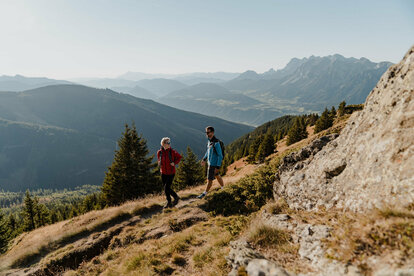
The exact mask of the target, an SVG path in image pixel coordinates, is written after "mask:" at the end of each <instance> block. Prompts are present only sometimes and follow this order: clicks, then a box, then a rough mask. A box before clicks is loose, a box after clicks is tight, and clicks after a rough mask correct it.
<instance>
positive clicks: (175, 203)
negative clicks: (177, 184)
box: [172, 197, 180, 206]
mask: <svg viewBox="0 0 414 276" xmlns="http://www.w3.org/2000/svg"><path fill="white" fill-rule="evenodd" d="M178 201H180V198H179V197H177V198H174V201H173V203H172V206H175V205H177V204H178Z"/></svg>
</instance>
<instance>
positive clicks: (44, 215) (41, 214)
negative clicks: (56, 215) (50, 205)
mask: <svg viewBox="0 0 414 276" xmlns="http://www.w3.org/2000/svg"><path fill="white" fill-rule="evenodd" d="M33 203H34V209H35V225H36V228H37V227H41V226H44V225H46V224H48V223H50V219H49V210H48V209H47V207H46V206H45V205H44V204H41V203H39V198H38V197H35V198H34V200H33Z"/></svg>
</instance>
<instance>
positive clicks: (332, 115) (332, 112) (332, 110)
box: [329, 106, 336, 120]
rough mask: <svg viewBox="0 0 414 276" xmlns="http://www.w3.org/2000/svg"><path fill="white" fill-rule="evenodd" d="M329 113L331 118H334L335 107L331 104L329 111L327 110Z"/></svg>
mask: <svg viewBox="0 0 414 276" xmlns="http://www.w3.org/2000/svg"><path fill="white" fill-rule="evenodd" d="M329 115H330V116H331V118H332V120H334V119H335V117H336V109H335V106H332V108H331V112H329Z"/></svg>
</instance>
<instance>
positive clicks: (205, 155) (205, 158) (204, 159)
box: [201, 150, 208, 162]
mask: <svg viewBox="0 0 414 276" xmlns="http://www.w3.org/2000/svg"><path fill="white" fill-rule="evenodd" d="M207 154H208V150H207V151H206V153H205V154H204V157H203V159H201V160H203V161H204V162H206V160H207Z"/></svg>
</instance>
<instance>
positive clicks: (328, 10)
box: [0, 0, 414, 79]
mask: <svg viewBox="0 0 414 276" xmlns="http://www.w3.org/2000/svg"><path fill="white" fill-rule="evenodd" d="M0 37H1V40H0V75H2V74H6V75H15V74H22V75H27V76H46V77H51V78H62V79H63V78H73V77H115V76H118V75H120V74H122V73H125V72H126V71H135V72H147V73H185V72H214V71H229V72H242V71H245V70H248V69H252V70H256V71H258V72H263V71H265V70H268V69H269V68H271V67H273V68H275V69H279V68H281V67H283V66H284V65H286V63H287V62H288V61H289V60H290V59H291V58H292V57H299V58H301V57H308V56H310V55H318V56H323V55H329V54H334V53H339V54H342V55H344V56H346V57H350V56H353V57H357V58H360V57H367V58H368V59H371V60H373V61H384V60H387V61H392V62H397V61H399V60H400V59H401V58H402V56H403V55H404V54H405V52H406V51H407V50H408V48H409V47H410V46H411V45H413V44H414V1H412V0H407V1H389V0H387V1H380V0H373V1H368V0H364V1H362V0H361V1H356V0H347V1H339V0H338V1H333V0H326V1H309V0H303V1H292V0H289V1H288V0H286V1H276V0H273V1H270V0H269V1H265V0H263V1H261V0H251V1H244V0H234V1H230V0H217V1H210V0H175V1H174V0H163V1H161V0H149V1H146V0H135V1H132V0H131V1H127V0H113V1H105V0H79V1H78V0H67V1H60V0H48V1H46V0H31V1H20V0H0Z"/></svg>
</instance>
